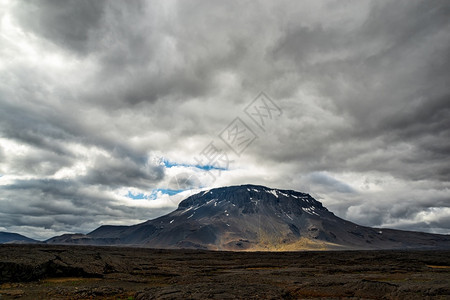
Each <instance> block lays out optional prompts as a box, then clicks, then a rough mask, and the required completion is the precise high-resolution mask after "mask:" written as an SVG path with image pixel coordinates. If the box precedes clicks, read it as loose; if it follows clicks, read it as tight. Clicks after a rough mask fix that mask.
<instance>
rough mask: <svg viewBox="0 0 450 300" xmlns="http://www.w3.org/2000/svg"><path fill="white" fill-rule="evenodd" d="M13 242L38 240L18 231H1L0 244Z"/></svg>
mask: <svg viewBox="0 0 450 300" xmlns="http://www.w3.org/2000/svg"><path fill="white" fill-rule="evenodd" d="M6 243H8V244H12V243H15V244H17V243H38V241H36V240H33V239H30V238H28V237H26V236H23V235H21V234H18V233H12V232H0V244H6Z"/></svg>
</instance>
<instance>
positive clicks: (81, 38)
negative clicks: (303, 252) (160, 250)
mask: <svg viewBox="0 0 450 300" xmlns="http://www.w3.org/2000/svg"><path fill="white" fill-rule="evenodd" d="M5 7H7V8H8V9H7V10H5V11H6V12H7V13H6V14H5V16H6V15H7V16H8V17H4V18H3V19H2V20H4V22H3V23H2V24H5V26H3V30H4V33H5V34H4V35H2V39H0V46H2V47H1V49H0V55H2V56H4V57H5V58H6V59H5V60H4V61H5V63H2V62H0V67H1V70H2V82H0V108H1V109H0V138H1V139H3V140H4V141H5V143H6V144H5V145H0V172H2V174H3V175H6V176H3V177H2V178H1V179H0V180H3V181H4V182H5V183H4V184H2V185H1V186H0V205H1V207H2V209H1V210H0V211H1V212H2V214H3V215H2V216H1V218H0V220H2V221H1V222H0V227H2V226H3V227H5V228H20V226H22V227H23V226H32V227H33V226H34V227H36V228H39V227H40V226H44V227H46V228H51V230H53V231H55V232H60V231H63V230H66V231H73V230H74V231H82V230H88V229H92V228H95V225H98V224H100V222H101V221H102V220H129V219H133V220H134V219H145V218H148V216H146V214H145V213H144V212H142V209H139V208H136V207H133V205H130V204H123V205H121V204H117V203H119V202H120V201H119V202H117V201H118V200H117V199H113V198H114V197H112V196H111V195H112V194H114V193H116V194H117V193H118V191H119V190H120V191H121V192H123V191H126V190H127V189H133V188H137V189H142V191H148V190H151V189H152V188H156V187H157V186H158V184H160V183H162V182H166V181H167V184H169V183H170V182H171V181H170V178H167V174H166V171H167V170H165V167H164V166H162V165H161V164H160V163H158V161H157V160H154V157H153V156H158V155H159V156H166V155H167V156H169V155H172V156H174V157H168V159H172V160H173V161H176V162H180V163H184V164H192V163H193V162H192V161H191V160H192V158H193V157H194V156H195V155H197V154H198V153H199V152H200V151H201V150H202V149H203V147H204V146H205V145H206V144H207V143H208V142H209V140H210V139H211V137H214V136H215V134H217V133H218V132H220V131H221V130H222V129H223V128H225V126H227V124H228V123H229V122H230V121H231V120H232V119H234V118H235V117H236V116H239V115H240V114H242V109H243V107H245V106H246V105H247V104H248V103H249V101H251V100H252V99H253V98H254V97H255V96H256V95H257V94H258V93H259V91H261V90H264V91H265V92H267V93H268V94H269V95H270V96H271V97H272V98H273V99H274V101H276V103H277V105H279V106H280V107H281V109H282V110H283V115H282V116H281V117H280V118H279V119H277V120H276V121H274V122H273V123H272V124H271V126H270V128H269V127H268V128H266V131H265V132H264V133H263V132H261V131H257V134H258V139H257V140H256V141H255V142H254V143H253V144H252V145H251V146H250V147H249V148H248V149H247V150H246V151H245V153H244V155H243V156H242V157H241V158H240V159H237V160H236V162H235V163H236V164H237V165H239V166H242V167H243V170H252V172H254V174H252V175H242V174H246V173H245V172H244V171H243V173H242V174H240V175H236V174H237V172H235V173H231V174H235V175H230V176H235V177H231V178H227V179H223V180H224V182H226V183H243V182H241V181H245V180H255V179H254V178H259V180H260V181H261V182H253V183H257V184H258V183H260V184H267V185H271V186H273V187H285V188H289V189H301V188H304V187H308V188H309V189H311V192H312V193H316V196H317V197H322V196H323V201H325V202H327V203H326V204H327V205H330V208H331V209H333V210H335V211H336V212H337V213H338V214H339V215H340V216H343V217H348V218H350V219H351V220H353V221H358V222H361V223H364V225H377V226H382V225H384V224H391V225H392V226H397V227H398V228H427V229H424V230H427V231H439V232H448V230H450V229H449V227H448V211H447V210H446V208H447V207H448V205H447V203H448V201H449V200H450V199H449V198H448V196H446V191H448V188H450V186H449V178H450V164H449V163H448V162H447V161H448V153H449V152H450V142H449V141H450V123H449V122H450V121H449V120H450V101H449V97H450V92H449V89H448V82H449V78H450V77H449V71H448V70H450V58H449V55H448V53H450V33H449V32H450V21H449V18H448V15H449V14H450V5H449V3H448V1H445V0H444V1H418V0H415V1H349V2H345V3H343V2H341V1H326V2H315V1H309V2H306V1H304V2H297V1H282V2H277V3H273V2H269V1H267V2H264V1H261V2H245V3H243V2H237V1H226V2H219V1H189V2H187V1H179V2H176V1H174V2H171V1H164V2H150V1H126V2H116V1H114V2H111V1H109V2H107V1H50V0H40V1H16V2H11V3H10V4H9V5H6V6H5ZM8 20H11V22H12V23H13V24H15V25H14V26H17V27H18V28H19V29H18V30H13V29H8V28H10V27H8V26H7V25H8V24H9V23H8V22H10V21H8ZM8 30H10V31H8ZM3 37H5V38H3ZM30 49H31V50H30ZM55 57H56V58H55ZM261 169H263V170H264V172H262V173H258V172H260V171H261ZM189 174H190V173H189ZM267 174H277V175H273V176H267ZM191 175H192V174H191ZM8 176H9V177H8ZM225 176H226V175H223V177H222V178H225ZM5 177H7V178H6V179H5ZM200 177H201V176H200ZM200 177H199V178H200ZM361 178H366V181H364V180H363V179H361ZM6 180H8V181H6ZM233 180H235V181H239V182H234V181H233ZM361 182H362V183H361ZM0 183H1V181H0ZM89 190H91V191H93V192H87V191H89ZM94 191H95V192H94ZM321 199H322V198H321ZM408 199H409V200H408ZM424 199H426V200H424ZM392 203H395V205H392ZM162 211H163V209H162V210H158V209H154V210H153V211H151V212H148V214H151V215H154V216H156V215H157V214H158V213H161V212H162ZM6 212H7V213H6ZM72 215H82V216H83V218H80V219H77V218H73V216H72ZM26 216H29V217H30V218H29V221H28V223H27V218H26ZM49 216H50V217H49ZM433 216H434V219H433ZM424 220H425V221H424ZM53 221H54V223H53V224H52V222H53ZM83 222H85V224H89V225H86V226H84V225H82V224H83ZM427 224H428V225H427ZM15 225H16V226H17V227H12V226H15ZM88 227H89V228H88ZM26 230H27V232H32V230H31V229H29V228H28V229H26Z"/></svg>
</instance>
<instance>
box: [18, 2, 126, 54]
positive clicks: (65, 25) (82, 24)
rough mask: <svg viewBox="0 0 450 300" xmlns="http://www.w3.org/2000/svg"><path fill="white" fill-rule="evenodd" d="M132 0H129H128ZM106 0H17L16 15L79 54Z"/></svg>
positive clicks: (25, 25)
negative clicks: (18, 0)
mask: <svg viewBox="0 0 450 300" xmlns="http://www.w3.org/2000/svg"><path fill="white" fill-rule="evenodd" d="M130 2H131V1H130ZM105 4H106V1H103V0H99V1H85V0H82V1H77V0H65V1H58V0H38V1H21V2H18V3H16V5H17V6H16V7H15V16H16V17H17V19H18V20H19V21H20V24H21V25H22V27H23V28H24V29H26V30H28V31H31V32H33V33H35V34H37V35H41V36H43V37H45V38H47V39H49V40H50V41H52V42H54V43H56V44H58V45H60V46H61V47H63V48H66V49H69V50H71V51H75V52H78V53H82V54H87V51H89V50H90V49H89V43H90V38H91V35H92V33H93V31H95V30H97V29H98V26H99V23H100V22H101V20H102V16H103V13H104V10H105Z"/></svg>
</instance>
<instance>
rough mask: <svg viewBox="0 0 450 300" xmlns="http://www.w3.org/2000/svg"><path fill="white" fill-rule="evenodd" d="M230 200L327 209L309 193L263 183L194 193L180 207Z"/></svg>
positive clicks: (244, 204)
mask: <svg viewBox="0 0 450 300" xmlns="http://www.w3.org/2000/svg"><path fill="white" fill-rule="evenodd" d="M224 201H225V202H229V203H230V204H231V205H235V206H238V207H247V208H249V207H251V206H257V205H258V204H259V205H263V206H273V207H277V206H279V207H280V208H283V207H284V208H286V207H289V208H294V207H296V208H298V209H303V210H305V209H306V210H307V209H308V208H309V209H311V210H314V209H317V210H323V211H327V209H326V208H325V207H323V206H322V203H320V202H319V201H317V200H315V199H314V198H313V197H311V196H310V195H309V194H306V193H301V192H297V191H292V190H280V189H272V188H268V187H265V186H261V185H252V184H245V185H236V186H228V187H220V188H214V189H211V190H206V191H203V192H200V193H198V194H195V195H192V196H190V197H188V198H187V199H185V200H183V201H182V202H180V204H179V206H178V209H186V208H189V207H194V206H202V205H205V204H209V203H212V202H215V203H216V202H224ZM215 206H217V205H216V204H215Z"/></svg>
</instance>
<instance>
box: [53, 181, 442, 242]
mask: <svg viewBox="0 0 450 300" xmlns="http://www.w3.org/2000/svg"><path fill="white" fill-rule="evenodd" d="M47 243H57V244H89V245H133V246H142V247H151V248H195V249H211V250H247V251H259V250H261V251H264V250H270V251H272V250H275V251H276V250H327V249H450V236H448V235H438V234H430V233H421V232H411V231H401V230H393V229H379V228H370V227H365V226H359V225H357V224H354V223H352V222H349V221H346V220H343V219H341V218H339V217H337V216H335V215H334V214H333V213H332V212H330V211H328V209H326V208H325V207H323V205H322V204H321V203H320V202H319V201H317V200H315V199H314V198H312V197H311V196H310V195H309V194H305V193H301V192H296V191H292V190H278V189H271V188H267V187H264V186H257V185H241V186H230V187H222V188H216V189H211V190H208V191H203V192H200V193H198V194H196V195H193V196H190V197H189V198H187V199H185V200H183V201H182V202H180V204H179V206H178V208H177V209H176V210H175V211H173V212H171V213H169V214H167V215H165V216H162V217H159V218H156V219H153V220H149V221H147V222H144V223H141V224H137V225H133V226H108V225H106V226H101V227H99V228H97V229H96V230H94V231H92V232H91V233H89V234H86V235H83V234H75V235H70V234H68V235H63V236H59V237H54V238H51V239H50V240H48V241H47Z"/></svg>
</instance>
